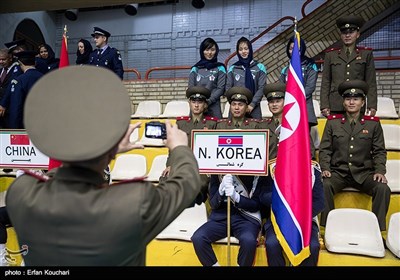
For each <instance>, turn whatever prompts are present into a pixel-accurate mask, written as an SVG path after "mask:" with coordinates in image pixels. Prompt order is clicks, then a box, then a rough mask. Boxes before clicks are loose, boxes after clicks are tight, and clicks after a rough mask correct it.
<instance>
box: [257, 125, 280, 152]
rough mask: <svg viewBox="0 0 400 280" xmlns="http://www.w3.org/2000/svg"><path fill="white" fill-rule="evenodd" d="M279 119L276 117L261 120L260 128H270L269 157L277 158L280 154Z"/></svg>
mask: <svg viewBox="0 0 400 280" xmlns="http://www.w3.org/2000/svg"><path fill="white" fill-rule="evenodd" d="M278 122H279V120H278V119H275V118H274V117H272V118H268V119H262V120H261V121H260V122H259V128H262V129H268V130H269V142H268V148H269V159H270V160H271V159H274V158H276V156H277V154H278V146H279V134H280V130H281V124H280V123H278Z"/></svg>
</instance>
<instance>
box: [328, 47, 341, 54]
mask: <svg viewBox="0 0 400 280" xmlns="http://www.w3.org/2000/svg"><path fill="white" fill-rule="evenodd" d="M340 49H341V48H330V49H327V50H325V52H326V53H328V52H332V51H338V50H340Z"/></svg>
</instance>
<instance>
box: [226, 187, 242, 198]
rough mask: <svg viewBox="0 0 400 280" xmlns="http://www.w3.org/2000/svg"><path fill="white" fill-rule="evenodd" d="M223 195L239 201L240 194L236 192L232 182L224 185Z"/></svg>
mask: <svg viewBox="0 0 400 280" xmlns="http://www.w3.org/2000/svg"><path fill="white" fill-rule="evenodd" d="M225 195H226V196H229V197H230V198H231V199H232V200H233V201H235V202H239V200H240V195H239V194H238V193H237V192H236V190H235V187H234V186H233V184H228V185H226V186H225Z"/></svg>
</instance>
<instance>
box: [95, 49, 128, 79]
mask: <svg viewBox="0 0 400 280" xmlns="http://www.w3.org/2000/svg"><path fill="white" fill-rule="evenodd" d="M97 51H98V50H97V49H96V50H94V51H93V52H92V53H91V54H90V56H89V64H91V65H96V66H101V67H106V68H108V69H110V70H111V71H113V72H114V73H115V74H117V75H118V77H120V79H121V80H123V79H124V67H123V66H122V58H121V54H120V52H119V50H117V49H115V48H111V47H108V48H106V49H105V51H104V52H103V53H102V54H99V55H97Z"/></svg>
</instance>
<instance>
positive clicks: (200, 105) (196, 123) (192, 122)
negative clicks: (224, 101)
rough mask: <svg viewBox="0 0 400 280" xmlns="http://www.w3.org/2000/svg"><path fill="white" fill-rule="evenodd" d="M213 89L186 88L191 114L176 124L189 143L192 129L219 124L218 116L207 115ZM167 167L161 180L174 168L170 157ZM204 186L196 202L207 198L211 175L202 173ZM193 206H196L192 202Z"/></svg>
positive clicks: (206, 127)
mask: <svg viewBox="0 0 400 280" xmlns="http://www.w3.org/2000/svg"><path fill="white" fill-rule="evenodd" d="M210 96H211V91H210V90H209V89H207V88H205V87H201V86H192V87H190V88H188V89H187V90H186V97H187V98H188V99H189V107H190V115H189V116H183V117H177V118H176V125H177V126H178V128H179V129H181V130H183V131H185V132H186V134H187V136H188V145H189V147H190V146H191V145H192V142H191V139H192V130H193V129H215V127H216V125H217V120H218V119H217V118H215V117H210V116H207V107H208V103H207V99H208V98H210ZM166 165H167V167H166V168H165V169H164V171H163V173H162V174H161V177H160V180H161V181H162V180H165V179H166V178H167V177H168V176H169V175H170V173H171V172H173V170H171V165H170V162H169V158H168V159H167V164H166ZM200 177H201V182H202V184H201V185H202V188H201V192H200V193H199V194H198V196H197V197H196V201H195V202H196V203H197V204H199V205H200V204H201V203H202V202H205V201H206V200H207V192H208V183H209V181H210V179H209V177H208V176H207V175H205V174H201V175H200ZM191 206H194V204H192V205H191Z"/></svg>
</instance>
